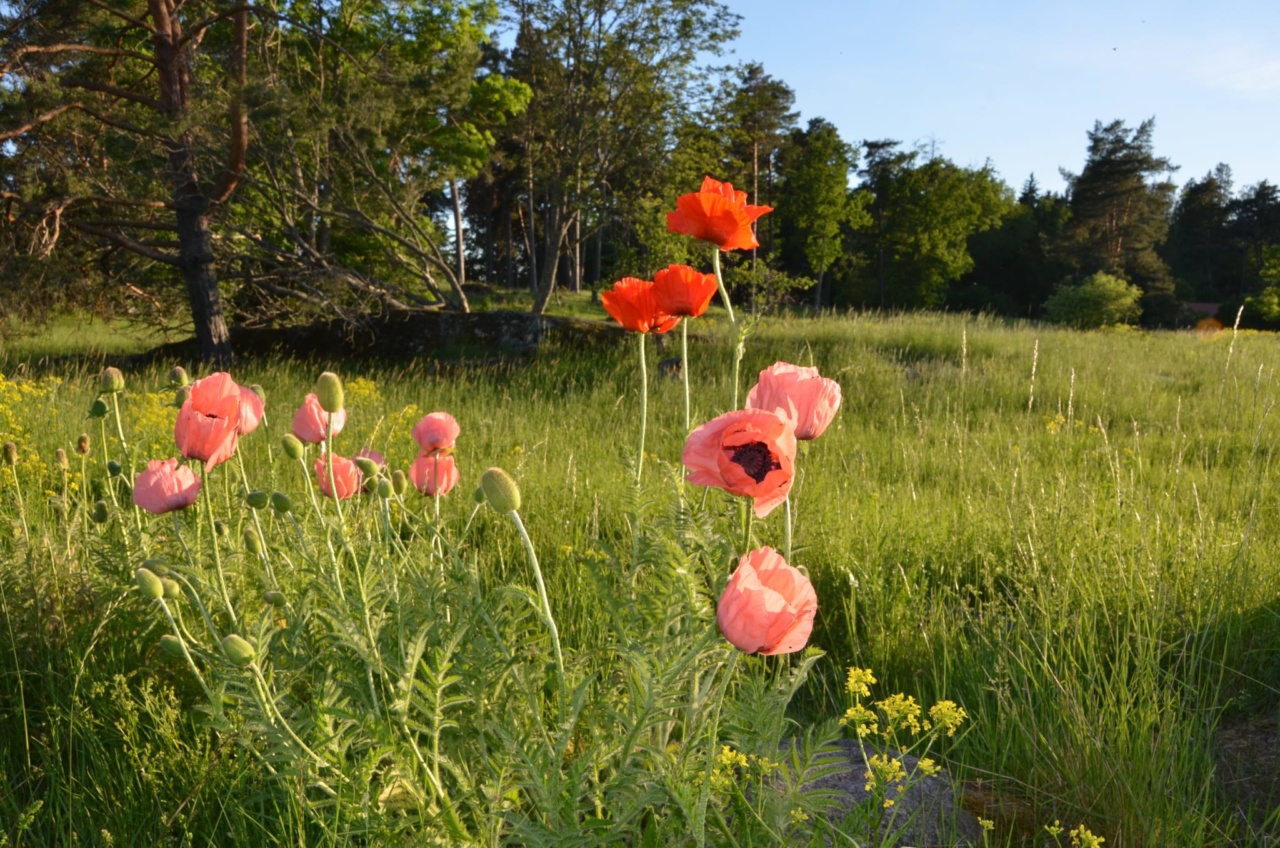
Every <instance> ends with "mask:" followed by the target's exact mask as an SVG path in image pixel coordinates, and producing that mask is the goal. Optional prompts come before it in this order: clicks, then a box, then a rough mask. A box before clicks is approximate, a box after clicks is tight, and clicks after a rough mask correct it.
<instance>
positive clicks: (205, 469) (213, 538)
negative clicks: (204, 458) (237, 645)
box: [200, 462, 236, 627]
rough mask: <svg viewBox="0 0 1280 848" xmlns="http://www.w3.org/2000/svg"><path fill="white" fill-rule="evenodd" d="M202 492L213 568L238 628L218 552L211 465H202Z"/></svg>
mask: <svg viewBox="0 0 1280 848" xmlns="http://www.w3.org/2000/svg"><path fill="white" fill-rule="evenodd" d="M200 491H201V492H202V493H203V494H204V498H202V500H203V501H204V505H205V510H206V512H208V513H209V542H210V544H211V545H212V546H213V567H214V568H215V569H216V570H217V572H218V589H219V590H220V591H221V592H222V602H223V603H224V604H226V606H227V615H228V616H229V617H230V618H231V626H232V627H235V626H236V610H235V607H233V606H232V605H231V594H230V593H229V592H228V591H227V575H226V574H225V573H224V572H223V570H222V554H221V553H219V551H218V521H217V519H216V518H214V516H213V493H212V492H211V491H210V490H209V465H208V463H205V462H202V463H200Z"/></svg>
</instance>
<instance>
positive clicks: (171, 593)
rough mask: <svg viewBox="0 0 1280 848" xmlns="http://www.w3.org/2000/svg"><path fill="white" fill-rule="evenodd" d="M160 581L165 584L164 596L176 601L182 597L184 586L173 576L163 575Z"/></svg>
mask: <svg viewBox="0 0 1280 848" xmlns="http://www.w3.org/2000/svg"><path fill="white" fill-rule="evenodd" d="M160 582H161V583H163V584H164V596H165V599H166V600H170V601H176V600H177V599H178V598H181V597H182V586H181V585H180V584H179V583H178V581H177V580H174V579H173V578H172V577H161V578H160Z"/></svg>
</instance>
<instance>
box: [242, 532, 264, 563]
mask: <svg viewBox="0 0 1280 848" xmlns="http://www.w3.org/2000/svg"><path fill="white" fill-rule="evenodd" d="M244 549H245V550H246V551H248V552H249V553H251V554H253V555H254V556H257V555H258V554H260V553H262V537H261V536H259V535H258V531H257V530H254V529H253V528H252V527H246V528H244Z"/></svg>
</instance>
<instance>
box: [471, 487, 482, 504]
mask: <svg viewBox="0 0 1280 848" xmlns="http://www.w3.org/2000/svg"><path fill="white" fill-rule="evenodd" d="M471 500H473V501H475V502H476V503H478V504H482V503H484V489H483V488H481V487H480V486H476V490H475V491H474V492H472V493H471Z"/></svg>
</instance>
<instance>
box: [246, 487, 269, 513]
mask: <svg viewBox="0 0 1280 848" xmlns="http://www.w3.org/2000/svg"><path fill="white" fill-rule="evenodd" d="M244 502H245V503H247V504H248V505H249V506H250V507H252V508H253V509H263V508H264V507H266V505H267V504H268V503H270V502H271V495H269V494H267V493H266V492H263V491H256V492H250V493H249V494H247V495H245V496H244Z"/></svg>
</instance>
